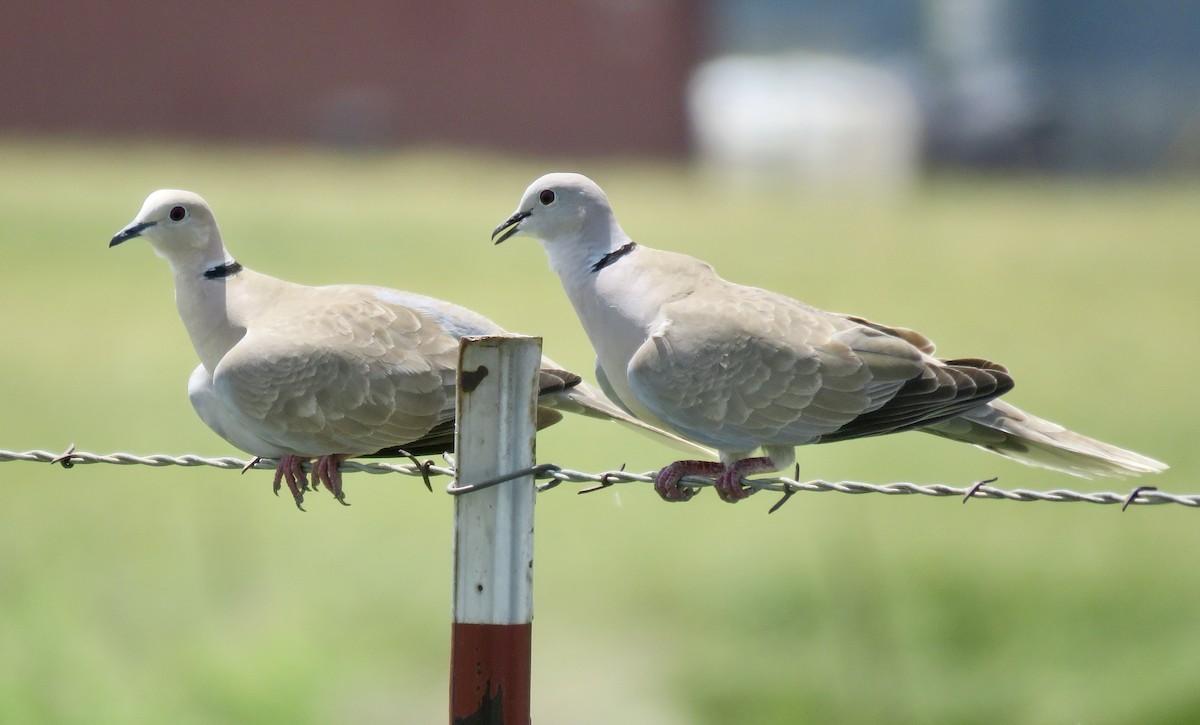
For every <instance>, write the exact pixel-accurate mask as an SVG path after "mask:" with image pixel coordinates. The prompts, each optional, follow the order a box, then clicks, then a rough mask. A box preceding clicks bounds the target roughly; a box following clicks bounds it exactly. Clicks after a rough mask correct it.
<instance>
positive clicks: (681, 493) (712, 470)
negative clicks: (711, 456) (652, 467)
mask: <svg viewBox="0 0 1200 725" xmlns="http://www.w3.org/2000/svg"><path fill="white" fill-rule="evenodd" d="M724 470H725V466H723V465H722V464H720V463H716V462H714V461H675V462H674V463H672V464H670V465H668V466H664V467H663V469H662V470H661V471H659V472H658V475H657V476H655V477H654V490H655V491H657V492H658V495H659V496H662V499H663V500H664V501H688V500H690V499H691V498H692V496H695V495H696V491H698V490H699V489H697V488H694V487H692V486H680V485H679V479H681V478H683V477H684V476H708V477H710V478H711V477H713V476H718V475H720V474H721V473H722V471H724Z"/></svg>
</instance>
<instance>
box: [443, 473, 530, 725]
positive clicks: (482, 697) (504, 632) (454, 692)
mask: <svg viewBox="0 0 1200 725" xmlns="http://www.w3.org/2000/svg"><path fill="white" fill-rule="evenodd" d="M468 495H469V494H468ZM532 635H533V625H532V624H462V623H459V622H455V623H454V629H453V631H452V632H451V644H450V722H451V725H501V724H503V725H529V662H530V656H531V649H530V641H531V639H532Z"/></svg>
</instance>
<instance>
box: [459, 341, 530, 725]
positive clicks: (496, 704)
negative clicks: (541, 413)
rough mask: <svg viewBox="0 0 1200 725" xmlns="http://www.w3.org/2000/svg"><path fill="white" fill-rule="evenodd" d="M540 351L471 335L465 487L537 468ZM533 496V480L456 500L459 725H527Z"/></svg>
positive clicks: (466, 349)
mask: <svg viewBox="0 0 1200 725" xmlns="http://www.w3.org/2000/svg"><path fill="white" fill-rule="evenodd" d="M541 350H542V341H541V339H540V338H534V337H482V338H474V337H467V338H464V339H463V341H462V344H461V346H460V348H459V361H458V369H459V386H458V401H457V426H456V432H455V446H454V450H455V454H456V458H457V472H458V480H457V482H456V485H457V486H459V487H462V486H466V485H470V484H472V483H475V482H479V481H485V480H487V479H491V478H495V477H499V476H503V475H504V474H507V473H511V472H513V471H520V470H523V469H527V468H532V467H533V464H534V452H535V451H534V446H535V435H536V424H535V420H536V407H537V381H538V370H539V368H540V366H541V357H542V352H541ZM482 370H486V371H487V372H486V374H483V375H480V374H479V373H480V371H482ZM463 371H470V372H468V373H464V372H463ZM535 495H536V488H535V485H534V477H533V475H532V474H530V475H527V476H522V477H520V478H516V479H513V480H511V481H505V482H504V483H501V484H498V485H495V486H490V487H488V488H483V489H479V490H475V491H470V492H467V493H463V494H462V495H458V496H455V497H454V624H453V631H452V634H451V652H450V721H451V723H453V724H455V725H460V724H461V725H466V724H468V723H469V724H470V725H492V724H498V723H504V724H505V725H527V724H528V723H529V717H530V716H529V702H530V676H529V667H530V657H531V654H532V652H531V639H532V631H533V629H532V619H533V592H532V587H533V507H534V498H535Z"/></svg>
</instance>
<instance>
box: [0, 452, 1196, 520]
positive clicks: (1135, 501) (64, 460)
mask: <svg viewBox="0 0 1200 725" xmlns="http://www.w3.org/2000/svg"><path fill="white" fill-rule="evenodd" d="M443 457H444V458H445V459H446V465H444V466H438V465H434V463H433V462H432V461H430V460H426V461H424V462H421V461H419V460H418V459H416V458H415V457H411V456H410V457H409V458H410V460H412V461H413V463H411V464H394V463H383V462H381V461H357V460H351V461H345V462H343V463H342V464H341V466H340V468H341V470H344V471H361V472H363V473H373V474H383V473H399V474H401V475H405V476H419V477H421V478H422V479H423V480H424V481H425V482H426V485H427V486H430V488H432V485H431V484H430V483H429V477H430V476H449V477H451V478H454V477H455V476H456V470H455V462H454V458H453V456H451V455H449V454H444V455H443ZM9 461H27V462H36V463H51V464H55V463H57V464H59V465H61V466H63V467H64V468H72V467H74V466H77V465H80V464H91V463H108V464H116V465H141V466H156V467H162V466H189V467H192V466H210V467H213V468H225V469H246V470H248V469H250V468H260V469H274V468H275V465H276V463H277V461H274V460H271V459H266V458H264V459H256V460H251V461H249V462H247V461H244V460H241V459H239V458H204V457H201V456H196V455H191V454H189V455H183V456H169V455H164V454H154V455H149V456H137V455H133V454H131V453H110V454H108V455H98V454H95V453H84V452H80V451H77V450H76V449H75V445H74V444H72V445H71V446H70V447H69V448H67V450H66V451H64V452H62V453H53V452H50V451H43V450H34V451H25V452H23V453H22V452H14V451H6V450H0V463H4V462H9ZM528 475H532V476H534V479H535V481H543V482H544V483H540V484H539V485H538V490H539V491H547V490H550V489H552V488H555V487H557V486H559V485H560V484H562V483H589V484H595V485H593V486H590V487H588V488H585V489H582V490H581V491H580V493H586V492H590V491H598V490H601V489H604V488H609V487H611V486H614V485H617V484H625V483H652V482H653V481H654V472H653V471H650V472H647V473H631V472H629V471H626V470H625V466H623V465H622V466H621V468H620V469H619V470H616V471H606V472H604V473H584V472H581V471H574V470H571V469H569V468H564V467H562V466H558V465H556V464H553V463H543V464H540V465H537V466H533V467H531V468H528V469H524V470H521V471H516V472H513V473H511V474H508V475H506V476H499V477H497V478H495V479H491V480H488V481H482V482H479V483H474V484H467V485H461V486H460V485H458V483H457V481H455V482H453V483H451V485H450V486H448V487H447V491H448V492H450V493H452V494H456V495H460V494H464V493H469V492H471V491H477V490H479V489H481V488H486V487H488V486H494V485H496V484H499V483H503V482H504V481H508V480H512V479H514V478H520V477H521V476H528ZM799 475H800V470H799V467H797V468H796V470H795V472H794V473H793V474H792V477H791V478H785V477H782V476H781V477H776V478H754V479H747V480H746V483H747V485H749V486H751V487H753V488H755V489H759V490H764V491H774V492H776V493H779V494H782V498H780V500H779V501H777V502H776V503H775V504H774V505H773V506H772V507H771V509H770V511H772V512H773V511H777V510H778V509H779V507H780V506H782V505H783V504H784V503H786V502H787V501H788V500H790V499H791V498H792V497H793V496H794V495H795V494H797V493H828V492H831V491H832V492H836V493H848V494H865V493H876V494H883V495H885V496H909V495H920V496H932V497H947V496H957V497H961V498H962V499H963V501H964V502H966V501H967V500H970V499H997V500H1004V501H1046V502H1052V503H1069V502H1082V503H1094V504H1119V505H1121V510H1122V511H1124V510H1125V509H1127V508H1129V507H1130V506H1155V505H1161V504H1178V505H1180V506H1187V507H1190V508H1200V494H1172V493H1166V492H1164V491H1160V490H1158V489H1157V488H1156V487H1154V486H1138V487H1136V488H1134V489H1133V490H1132V491H1130V492H1129V493H1128V494H1123V493H1115V492H1111V491H1098V492H1093V493H1080V492H1077V491H1071V490H1069V489H1062V488H1060V489H1052V490H1049V491H1030V490H1027V489H1020V488H1018V489H1013V490H1011V491H1009V490H1005V489H1000V488H996V487H994V486H991V485H989V484H991V483H994V482H995V481H996V479H994V478H989V479H986V480H982V481H979V482H977V483H974V484H972V485H970V486H965V487H961V486H949V485H947V484H944V483H934V484H925V485H921V484H916V483H908V482H899V483H884V484H874V483H861V482H857V481H822V480H813V481H800V480H798V479H799ZM712 483H713V482H712V481H711V480H709V479H704V478H697V477H694V476H687V477H685V478H683V479H682V480H681V481H680V484H681V485H685V486H694V487H703V486H711V485H712Z"/></svg>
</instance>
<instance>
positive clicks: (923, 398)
mask: <svg viewBox="0 0 1200 725" xmlns="http://www.w3.org/2000/svg"><path fill="white" fill-rule="evenodd" d="M517 236H525V237H532V238H534V239H537V240H538V241H540V242H541V245H542V247H543V249H544V250H545V252H546V255H547V257H548V259H549V262H550V267H551V268H552V269H553V270H554V272H555V273H557V274H558V277H559V280H560V281H561V282H562V286H563V289H564V290H565V291H566V294H567V298H568V299H569V300H570V301H571V305H572V306H573V307H574V309H575V312H576V314H577V315H578V317H579V320H580V322H581V323H582V325H583V329H584V331H585V332H586V333H587V336H588V339H589V340H590V341H591V344H592V347H593V348H595V351H596V378H597V381H598V382H599V384H600V388H601V389H602V390H603V391H604V392H605V393H606V394H608V396H609V397H610V398H611V399H612V400H613V401H614V402H616V403H617V404H618V405H620V406H621V407H622V408H623V409H624V410H626V411H628V412H629V413H630V414H632V415H634V416H636V417H637V418H639V419H641V420H642V421H644V422H646V423H648V424H650V425H653V426H655V427H659V428H662V429H665V430H668V431H673V432H675V433H678V434H679V435H680V436H682V437H684V438H686V439H688V440H691V441H694V442H696V443H699V444H701V445H703V446H708V447H711V448H714V449H716V450H717V451H718V453H719V455H720V462H714V461H706V460H684V461H676V462H674V463H671V464H670V465H667V466H664V467H663V468H662V469H660V470H659V472H658V473H657V474H656V476H655V482H654V486H655V490H656V491H657V492H658V494H659V495H660V496H662V498H664V499H666V500H668V501H686V500H688V499H689V498H691V496H692V495H693V494H694V493H695V491H696V490H697V489H695V488H694V487H684V486H680V485H679V481H680V479H681V478H682V477H683V476H688V475H696V476H705V477H711V478H713V479H714V488H715V489H716V491H717V493H718V495H719V496H720V497H721V499H723V500H725V501H728V502H736V501H738V500H741V499H744V498H745V497H747V496H748V495H750V493H752V492H753V491H754V490H755V489H754V488H753V487H752V486H749V485H748V484H747V483H746V478H747V477H748V476H751V475H754V474H758V473H766V472H771V471H779V470H781V469H784V468H787V467H789V466H791V465H792V464H793V463H794V462H795V448H796V447H797V446H802V445H809V444H815V443H829V442H834V441H842V440H848V439H852V438H861V437H865V436H876V435H883V434H886V433H896V432H900V431H906V430H919V431H923V432H926V433H932V434H934V435H938V436H942V437H944V438H949V439H952V440H956V441H962V442H966V443H970V444H973V445H976V446H978V447H980V448H983V449H985V450H988V451H991V452H993V453H998V454H1000V455H1002V456H1006V457H1008V458H1011V459H1015V460H1017V461H1020V462H1022V463H1025V464H1028V465H1032V466H1040V467H1044V468H1048V469H1052V470H1056V471H1061V472H1064V473H1069V474H1072V475H1075V476H1081V477H1085V478H1090V477H1093V476H1123V475H1137V474H1143V473H1154V472H1159V471H1163V470H1165V469H1166V468H1167V466H1166V465H1165V464H1163V463H1161V462H1159V461H1156V460H1154V459H1151V458H1147V457H1145V456H1142V455H1139V454H1137V453H1133V452H1132V451H1127V450H1123V449H1121V448H1117V447H1116V446H1111V445H1109V444H1107V443H1102V442H1100V441H1098V440H1094V439H1092V438H1088V437H1086V436H1083V435H1080V434H1078V433H1074V432H1072V431H1069V430H1067V429H1065V428H1064V427H1062V426H1060V425H1057V424H1055V423H1051V422H1049V421H1046V420H1043V419H1041V418H1038V417H1036V416H1034V415H1031V414H1029V413H1026V412H1025V411H1023V410H1020V409H1019V408H1016V407H1015V406H1013V405H1010V404H1008V403H1007V402H1004V401H1001V400H999V399H998V398H999V397H1000V396H1002V395H1004V394H1005V393H1007V392H1008V391H1009V390H1011V389H1012V387H1013V379H1012V376H1011V375H1010V374H1009V372H1008V370H1007V369H1005V368H1004V366H1002V365H998V364H996V363H994V362H989V361H987V360H983V359H980V358H961V359H938V358H936V357H934V345H933V343H932V342H931V341H930V340H929V339H928V338H926V337H925V336H923V335H921V334H919V333H917V332H914V331H912V330H909V329H906V328H902V327H889V326H887V325H881V324H878V323H875V322H871V321H869V320H866V319H863V318H861V317H855V316H852V315H844V314H837V313H833V312H826V311H823V310H820V309H817V308H815V307H811V306H809V305H807V304H804V303H803V302H799V301H797V300H794V299H791V298H789V297H787V296H785V295H782V294H777V293H775V292H771V291H768V290H764V289H758V288H755V287H749V286H744V285H740V284H735V283H733V282H729V281H727V280H725V279H722V278H721V277H720V276H718V275H717V273H716V272H715V271H714V269H713V268H712V267H711V266H710V265H708V264H706V263H705V262H702V261H700V260H698V259H695V258H693V257H689V256H687V255H685V254H679V253H676V252H670V251H661V250H658V249H653V248H651V247H647V246H643V245H641V244H638V243H636V242H634V241H633V240H632V239H631V238H630V237H629V236H628V235H627V234H626V233H625V232H624V230H622V228H621V225H620V224H618V223H617V218H616V216H615V215H614V213H613V209H612V206H611V205H610V204H609V201H608V197H607V196H606V195H605V193H604V191H603V190H601V188H600V187H599V186H597V185H596V183H595V182H593V181H592V180H591V179H589V178H587V177H586V176H582V175H580V174H569V173H555V174H548V175H546V176H543V177H541V178H539V179H537V180H536V181H534V182H533V184H532V185H530V186H529V188H528V189H526V191H525V193H524V195H523V196H522V197H521V201H520V203H519V204H518V205H517V209H516V211H515V212H514V213H513V214H512V215H511V216H510V217H509V218H508V219H506V220H505V221H504V222H503V223H501V224H500V225H499V226H498V227H496V229H495V230H494V231H493V233H492V239H493V241H494V242H495V243H496V244H499V243H501V242H504V241H505V240H507V239H510V238H512V237H517ZM756 453H759V454H760V455H755V454H756Z"/></svg>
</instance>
